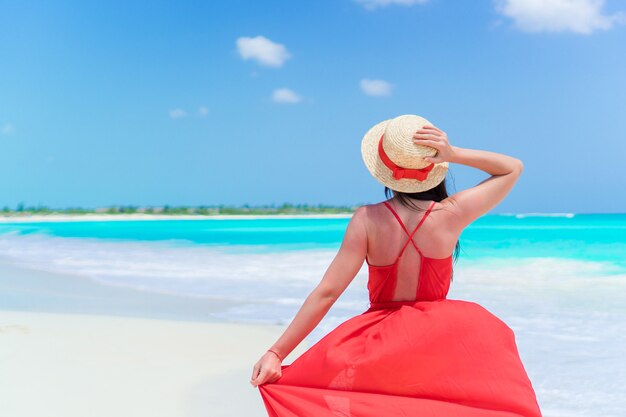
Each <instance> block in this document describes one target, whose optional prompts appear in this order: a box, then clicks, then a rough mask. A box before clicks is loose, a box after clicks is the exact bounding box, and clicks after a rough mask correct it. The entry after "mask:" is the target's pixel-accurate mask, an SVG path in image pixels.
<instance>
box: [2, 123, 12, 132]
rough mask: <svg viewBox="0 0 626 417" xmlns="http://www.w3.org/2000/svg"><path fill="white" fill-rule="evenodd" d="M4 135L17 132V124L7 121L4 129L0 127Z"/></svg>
mask: <svg viewBox="0 0 626 417" xmlns="http://www.w3.org/2000/svg"><path fill="white" fill-rule="evenodd" d="M0 132H2V134H3V135H10V134H12V133H14V132H15V126H13V124H12V123H5V124H4V125H2V129H0Z"/></svg>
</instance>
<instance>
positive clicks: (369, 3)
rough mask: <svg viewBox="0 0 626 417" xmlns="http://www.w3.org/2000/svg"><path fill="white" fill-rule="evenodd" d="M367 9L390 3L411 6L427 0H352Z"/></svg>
mask: <svg viewBox="0 0 626 417" xmlns="http://www.w3.org/2000/svg"><path fill="white" fill-rule="evenodd" d="M354 1H356V2H357V3H359V4H360V5H361V6H363V7H365V8H366V9H367V10H374V9H378V8H379V7H386V6H389V5H390V4H400V5H402V6H413V5H415V4H424V3H427V2H428V0H354Z"/></svg>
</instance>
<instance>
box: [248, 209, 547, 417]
mask: <svg viewBox="0 0 626 417" xmlns="http://www.w3.org/2000/svg"><path fill="white" fill-rule="evenodd" d="M384 204H385V206H387V207H388V208H389V209H390V210H391V212H392V213H393V214H394V216H395V217H396V218H397V219H398V221H399V222H400V225H401V226H402V228H403V229H404V231H405V232H406V233H407V235H408V236H409V239H408V240H407V243H406V244H405V245H404V247H403V248H402V251H401V252H400V254H399V255H398V257H397V258H396V261H395V262H394V263H393V264H390V265H384V266H376V265H371V264H370V263H369V259H367V258H366V261H367V264H368V267H369V279H368V285H367V286H368V290H369V299H370V307H369V308H368V309H367V310H366V311H365V312H363V313H361V314H359V315H357V316H355V317H352V318H350V319H348V320H346V321H345V322H343V323H342V324H340V325H339V326H337V327H336V328H335V329H334V330H332V331H331V332H330V333H328V334H326V335H325V336H324V337H323V338H321V339H320V340H319V341H318V342H317V343H315V344H314V345H313V346H311V347H310V348H309V349H308V350H307V351H306V352H304V353H303V354H302V355H300V356H299V357H298V358H296V359H295V360H294V361H293V362H292V363H291V364H290V365H282V366H281V368H282V376H281V377H280V379H278V380H277V381H275V382H273V383H266V384H262V385H259V386H258V387H259V392H260V394H261V397H262V399H263V402H264V404H265V407H266V409H267V412H268V414H269V416H270V417H309V416H310V417H326V416H341V417H389V416H398V417H413V416H415V417H435V416H436V417H496V416H498V417H521V416H524V417H540V416H541V411H540V410H539V405H538V404H537V399H536V396H535V392H534V390H533V387H532V385H531V382H530V380H529V378H528V376H527V374H526V371H525V369H524V366H523V364H522V362H521V360H520V357H519V353H518V350H517V345H516V343H515V335H514V333H513V331H512V330H511V328H509V327H508V326H507V325H506V324H505V323H504V322H503V321H502V320H500V319H499V318H497V317H496V316H495V315H493V314H492V313H490V312H489V311H487V310H486V309H485V308H483V307H481V306H480V305H479V304H476V303H473V302H469V301H462V300H452V299H446V295H447V293H448V289H449V287H450V280H451V273H452V255H451V256H449V257H447V258H428V257H425V256H423V255H422V253H421V251H420V249H419V248H418V247H417V245H416V244H415V242H414V241H413V235H414V234H415V232H416V231H417V229H418V228H419V227H420V226H421V224H422V223H423V222H424V220H425V219H426V216H428V214H429V213H430V210H431V209H432V207H433V205H434V202H433V203H432V204H431V205H430V207H429V208H428V210H427V211H426V213H425V214H424V216H423V217H422V219H421V220H420V222H419V224H418V225H417V227H416V228H415V230H414V231H413V233H409V231H408V230H407V228H406V227H405V225H404V223H403V222H402V220H401V219H400V217H399V216H398V214H397V213H396V212H395V211H394V210H393V208H392V207H391V206H390V205H389V204H387V202H385V203H384ZM409 243H412V244H413V246H414V247H415V249H416V250H417V252H418V253H419V255H420V264H421V268H420V273H419V277H418V283H417V294H416V297H415V300H414V301H393V294H394V289H395V286H396V279H397V270H398V262H399V260H400V257H401V256H402V254H403V253H404V250H405V249H406V248H407V246H408V244H409Z"/></svg>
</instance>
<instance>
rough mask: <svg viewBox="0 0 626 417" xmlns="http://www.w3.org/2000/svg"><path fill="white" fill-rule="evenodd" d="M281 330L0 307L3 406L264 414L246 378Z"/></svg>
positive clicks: (6, 412) (80, 411)
mask: <svg viewBox="0 0 626 417" xmlns="http://www.w3.org/2000/svg"><path fill="white" fill-rule="evenodd" d="M282 330H283V327H281V326H272V325H243V324H228V323H194V322H184V321H169V320H153V319H141V318H126V317H108V316H98V315H82V314H59V313H39V312H17V311H0V364H1V365H0V368H1V372H0V404H1V408H2V412H1V415H3V416H11V417H33V416H47V417H56V416H58V417H74V416H75V417H85V416H90V417H97V416H103V417H104V416H106V417H111V416H133V417H140V416H147V417H148V416H149V417H159V416H163V417H166V416H167V417H176V416H181V417H182V416H185V417H195V416H197V417H200V416H202V417H207V416H211V417H220V416H233V417H235V416H237V417H242V416H246V417H255V416H258V417H262V416H263V415H264V406H263V404H262V401H261V398H260V396H259V394H258V391H257V388H255V387H253V386H252V385H250V383H249V382H248V381H249V379H250V375H251V373H252V365H253V364H254V362H255V361H256V360H257V359H258V357H259V356H260V355H261V354H262V353H263V351H264V350H265V349H267V348H268V347H269V346H270V345H271V344H272V343H273V342H274V341H275V340H276V338H277V337H278V336H279V335H280V333H281V332H282ZM303 349H304V346H302V345H301V346H299V347H298V348H297V349H296V350H295V351H294V352H292V354H291V355H290V356H289V357H288V358H286V359H285V362H284V363H285V364H286V363H289V362H291V361H292V360H293V358H294V357H297V356H298V355H299V354H300V353H301V352H302V350H303Z"/></svg>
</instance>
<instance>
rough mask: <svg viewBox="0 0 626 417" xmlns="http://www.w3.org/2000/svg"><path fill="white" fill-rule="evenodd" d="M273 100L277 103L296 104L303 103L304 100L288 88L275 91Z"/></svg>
mask: <svg viewBox="0 0 626 417" xmlns="http://www.w3.org/2000/svg"><path fill="white" fill-rule="evenodd" d="M272 100H274V101H275V102H276V103H288V104H295V103H299V102H300V101H302V98H301V97H300V96H299V95H298V94H296V93H295V92H294V91H293V90H290V89H288V88H279V89H277V90H274V93H273V94H272Z"/></svg>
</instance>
